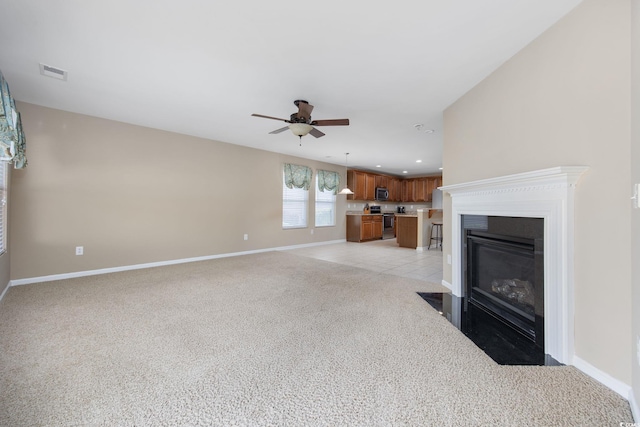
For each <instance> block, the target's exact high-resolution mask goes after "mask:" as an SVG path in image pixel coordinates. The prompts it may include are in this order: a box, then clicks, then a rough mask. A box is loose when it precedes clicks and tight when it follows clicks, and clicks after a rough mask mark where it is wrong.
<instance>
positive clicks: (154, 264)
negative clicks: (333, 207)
mask: <svg viewBox="0 0 640 427" xmlns="http://www.w3.org/2000/svg"><path fill="white" fill-rule="evenodd" d="M344 242H346V239H341V240H330V241H326V242H317V243H305V244H301V245H292V246H279V247H274V248H266V249H256V250H252V251H242V252H229V253H224V254H217V255H208V256H201V257H195V258H183V259H175V260H169V261H159V262H149V263H145V264H134V265H125V266H120V267H110V268H101V269H98V270H87V271H75V272H72V273H63V274H52V275H49V276H39V277H29V278H25V279H15V280H11V281H10V282H9V286H20V285H28V284H31V283H41V282H52V281H54V280H64V279H73V278H76V277H86V276H96V275H98V274H108V273H117V272H120V271H128V270H139V269H142V268H153V267H162V266H165V265H174V264H184V263H188V262H197V261H207V260H211V259H217V258H228V257H233V256H239V255H249V254H257V253H261V252H272V251H286V250H291V249H300V248H308V247H312V246H321V245H330V244H334V243H344ZM9 286H8V287H7V289H8V288H9ZM5 292H6V289H5ZM3 295H4V292H3ZM0 299H1V298H0Z"/></svg>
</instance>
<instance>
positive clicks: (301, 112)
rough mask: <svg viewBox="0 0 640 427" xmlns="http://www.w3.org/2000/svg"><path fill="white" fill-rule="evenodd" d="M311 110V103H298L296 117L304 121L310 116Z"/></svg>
mask: <svg viewBox="0 0 640 427" xmlns="http://www.w3.org/2000/svg"><path fill="white" fill-rule="evenodd" d="M312 111H313V105H311V104H308V103H306V102H299V103H298V117H299V118H301V119H304V120H305V121H306V122H308V121H309V119H310V118H311V112H312Z"/></svg>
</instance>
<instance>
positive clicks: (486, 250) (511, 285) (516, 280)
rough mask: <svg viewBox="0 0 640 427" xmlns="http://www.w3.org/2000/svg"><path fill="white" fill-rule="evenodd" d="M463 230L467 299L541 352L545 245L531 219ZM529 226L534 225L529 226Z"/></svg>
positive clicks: (500, 220) (493, 219)
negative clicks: (530, 342)
mask: <svg viewBox="0 0 640 427" xmlns="http://www.w3.org/2000/svg"><path fill="white" fill-rule="evenodd" d="M487 219H488V221H487V227H486V228H485V227H483V228H484V230H477V229H467V230H465V235H466V248H467V254H466V261H467V266H466V267H467V268H466V290H465V291H466V292H465V293H466V296H467V300H468V302H469V303H470V304H473V305H474V306H476V307H477V308H480V309H482V310H483V311H485V312H487V313H489V314H490V315H491V316H493V317H495V318H496V319H498V320H500V321H502V322H504V323H505V324H507V325H508V326H510V327H511V328H513V329H515V330H516V331H518V332H520V333H521V334H522V335H524V336H525V337H526V338H528V339H530V340H531V341H533V342H534V343H535V345H536V346H537V347H540V348H541V349H544V254H543V251H544V245H543V238H542V236H541V235H540V236H536V234H540V233H538V232H537V231H536V229H538V228H540V227H538V225H539V224H536V223H535V221H536V219H532V218H504V217H488V218H487ZM532 221H534V222H533V223H532Z"/></svg>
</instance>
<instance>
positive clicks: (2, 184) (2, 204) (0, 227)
mask: <svg viewBox="0 0 640 427" xmlns="http://www.w3.org/2000/svg"><path fill="white" fill-rule="evenodd" d="M8 172H9V167H8V163H7V162H0V254H3V253H5V252H6V250H7V180H8Z"/></svg>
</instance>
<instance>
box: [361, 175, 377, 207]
mask: <svg viewBox="0 0 640 427" xmlns="http://www.w3.org/2000/svg"><path fill="white" fill-rule="evenodd" d="M364 175H365V181H366V183H365V197H364V199H363V200H367V201H372V200H375V199H376V176H375V175H373V174H370V173H367V174H364Z"/></svg>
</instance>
